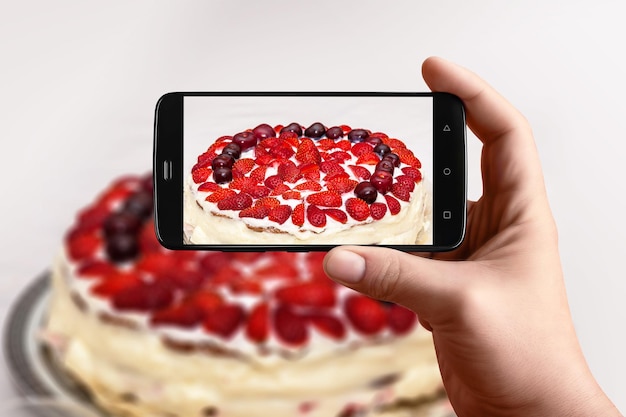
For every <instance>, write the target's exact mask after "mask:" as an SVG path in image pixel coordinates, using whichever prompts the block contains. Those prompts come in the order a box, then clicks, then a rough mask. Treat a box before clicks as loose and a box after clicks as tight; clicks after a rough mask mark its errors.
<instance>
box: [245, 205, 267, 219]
mask: <svg viewBox="0 0 626 417" xmlns="http://www.w3.org/2000/svg"><path fill="white" fill-rule="evenodd" d="M270 210H271V209H270V208H269V207H267V206H254V207H248V208H245V209H243V210H241V211H240V212H239V217H241V218H243V217H251V218H254V219H264V218H266V217H267V216H268V215H269V214H270Z"/></svg>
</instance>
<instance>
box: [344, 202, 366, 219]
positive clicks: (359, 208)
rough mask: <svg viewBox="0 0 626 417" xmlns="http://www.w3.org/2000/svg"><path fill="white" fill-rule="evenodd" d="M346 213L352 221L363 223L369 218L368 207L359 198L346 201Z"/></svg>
mask: <svg viewBox="0 0 626 417" xmlns="http://www.w3.org/2000/svg"><path fill="white" fill-rule="evenodd" d="M346 211H347V212H348V214H349V215H350V217H352V218H353V219H354V220H357V221H360V222H361V221H363V220H365V219H367V218H368V217H369V216H370V207H369V206H368V205H367V203H366V202H365V201H363V200H361V199H360V198H349V199H347V200H346Z"/></svg>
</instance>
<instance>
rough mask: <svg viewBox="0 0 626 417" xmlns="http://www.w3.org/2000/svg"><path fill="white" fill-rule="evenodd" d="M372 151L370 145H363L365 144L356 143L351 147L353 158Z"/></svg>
mask: <svg viewBox="0 0 626 417" xmlns="http://www.w3.org/2000/svg"><path fill="white" fill-rule="evenodd" d="M372 151H373V149H372V145H370V144H369V143H365V142H362V143H357V144H356V145H354V146H353V147H352V154H353V155H354V156H361V155H363V154H366V153H370V152H372Z"/></svg>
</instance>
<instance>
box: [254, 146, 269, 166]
mask: <svg viewBox="0 0 626 417" xmlns="http://www.w3.org/2000/svg"><path fill="white" fill-rule="evenodd" d="M273 160H274V157H273V156H272V155H270V154H269V152H268V151H266V150H265V149H263V147H262V146H261V145H258V146H257V147H256V148H254V162H256V163H257V164H258V165H268V164H270V163H271V162H272V161H273Z"/></svg>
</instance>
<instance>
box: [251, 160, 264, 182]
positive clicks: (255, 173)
mask: <svg viewBox="0 0 626 417" xmlns="http://www.w3.org/2000/svg"><path fill="white" fill-rule="evenodd" d="M266 171H267V166H265V165H262V166H260V167H256V168H255V169H253V170H252V172H251V173H250V178H252V179H253V180H254V181H256V183H257V184H262V183H263V182H264V181H265V172H266ZM265 185H267V184H265Z"/></svg>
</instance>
